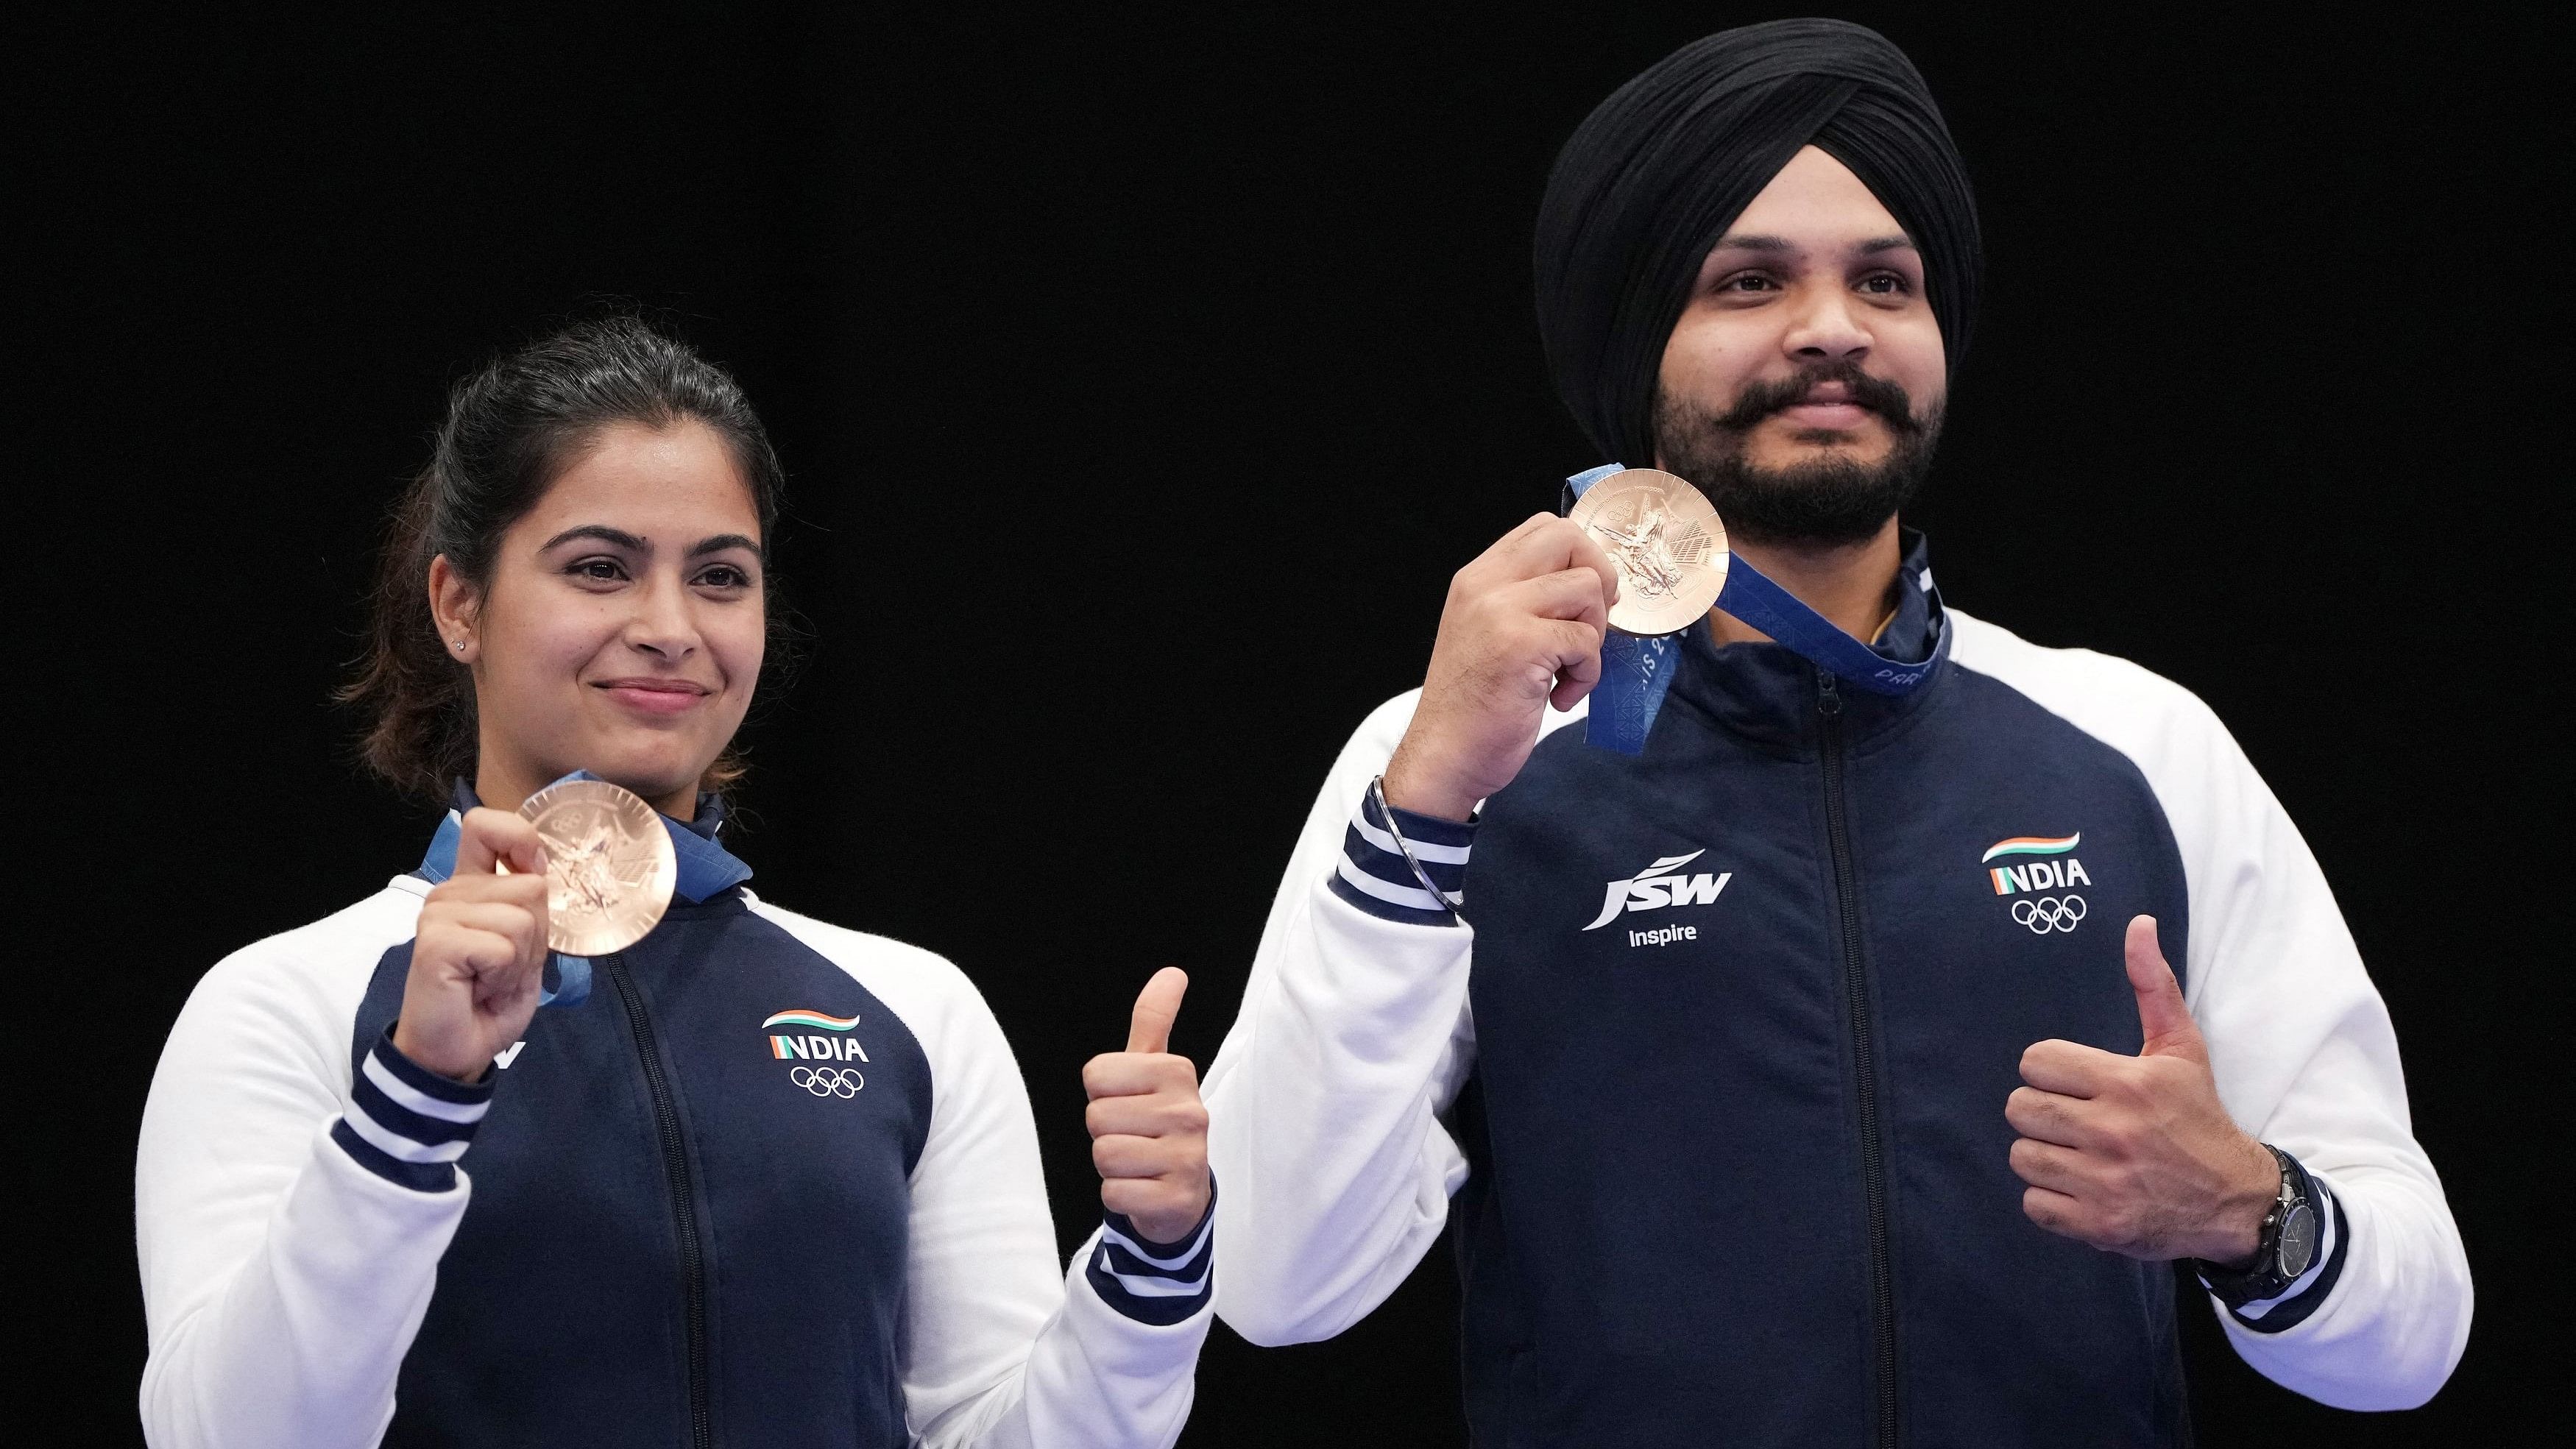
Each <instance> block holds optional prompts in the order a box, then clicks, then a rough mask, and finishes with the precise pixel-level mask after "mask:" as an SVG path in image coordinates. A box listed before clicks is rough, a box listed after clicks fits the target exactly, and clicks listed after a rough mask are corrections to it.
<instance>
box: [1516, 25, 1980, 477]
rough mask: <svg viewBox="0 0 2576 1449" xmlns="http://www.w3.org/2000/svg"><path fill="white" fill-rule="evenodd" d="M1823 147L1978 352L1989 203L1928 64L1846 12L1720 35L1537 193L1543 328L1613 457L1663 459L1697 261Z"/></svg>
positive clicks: (1637, 86)
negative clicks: (1939, 102) (1802, 159)
mask: <svg viewBox="0 0 2576 1449" xmlns="http://www.w3.org/2000/svg"><path fill="white" fill-rule="evenodd" d="M1809 145H1813V146H1815V147H1817V148H1818V149H1819V150H1822V151H1824V152H1825V153H1826V154H1827V155H1829V156H1832V157H1833V158H1834V159H1835V160H1837V161H1840V162H1842V163H1843V164H1844V165H1845V166H1848V167H1850V168H1851V170H1852V174H1853V175H1855V176H1858V177H1859V178H1860V179H1861V183H1862V184H1863V185H1865V186H1867V187H1868V188H1869V189H1870V190H1871V191H1872V192H1873V193H1875V194H1876V195H1877V197H1878V199H1879V202H1880V204H1881V205H1884V206H1885V207H1886V208H1887V209H1888V211H1889V213H1890V214H1892V215H1894V216H1895V218H1896V221H1897V224H1898V225H1900V226H1902V227H1904V228H1905V232H1906V235H1907V236H1909V237H1911V238H1913V240H1914V244H1915V246H1916V247H1917V248H1919V249H1920V250H1921V251H1922V253H1923V266H1924V290H1925V293H1926V295H1927V299H1928V300H1929V302H1930V303H1931V306H1932V316H1933V318H1934V320H1935V321H1937V322H1938V323H1939V324H1940V327H1941V341H1942V346H1943V349H1944V351H1945V352H1946V354H1947V355H1948V357H1949V361H1950V365H1951V366H1952V367H1953V368H1955V367H1957V365H1958V361H1959V359H1960V357H1962V356H1963V355H1965V354H1966V352H1967V350H1968V328H1969V323H1970V322H1971V321H1972V320H1973V319H1974V317H1975V316H1976V307H1977V277H1978V272H1979V270H1980V262H1981V259H1982V254H1983V253H1982V248H1981V246H1980V244H1979V242H1978V238H1977V209H1976V202H1975V200H1974V198H1972V197H1971V196H1970V195H1969V192H1968V177H1967V173H1966V171H1965V170H1964V169H1963V168H1962V167H1961V166H1960V164H1959V153H1958V151H1957V149H1956V148H1955V147H1953V146H1952V145H1951V143H1950V131H1949V128H1948V127H1947V126H1945V125H1943V124H1942V121H1941V111H1940V108H1939V107H1938V106H1936V105H1934V104H1933V102H1932V93H1931V91H1930V90H1929V89H1928V88H1926V87H1925V85H1924V84H1923V77H1922V75H1921V74H1919V73H1918V72H1916V70H1915V69H1914V63H1913V62H1912V61H1909V60H1907V59H1906V58H1905V53H1904V52H1903V51H1900V50H1898V49H1897V48H1896V47H1895V46H1894V45H1893V44H1891V43H1889V41H1888V40H1887V38H1886V37H1885V36H1882V35H1880V34H1879V33H1878V32H1877V31H1874V30H1869V29H1865V28H1863V27H1861V26H1858V25H1852V24H1847V23H1845V22H1843V21H1840V20H1774V21H1769V22H1766V23H1764V24H1761V25H1747V26H1744V27H1742V28H1740V29H1736V30H1727V31H1721V32H1719V33H1718V34H1716V35H1712V36H1709V37H1707V38H1706V39H1704V40H1695V41H1693V42H1691V43H1690V44H1688V45H1685V46H1683V47H1682V48H1681V49H1679V50H1677V51H1674V52H1673V53H1672V54H1671V55H1668V56H1666V57H1664V58H1663V59H1662V60H1660V61H1658V62H1656V63H1655V64H1654V66H1653V67H1652V68H1650V69H1648V70H1647V71H1646V72H1645V73H1644V74H1642V75H1640V76H1638V77H1637V78H1636V79H1634V80H1632V81H1630V82H1628V83H1627V84H1626V85H1624V86H1621V87H1620V88H1619V89H1618V90H1617V91H1615V92H1613V93H1612V94H1611V96H1610V98H1609V99H1608V100H1606V101H1603V102H1602V103H1601V104H1600V105H1599V106H1598V107H1596V108H1595V109H1594V110H1593V112H1592V114H1591V115H1589V116H1587V117H1585V118H1584V121H1583V124H1582V125H1581V126H1578V127H1576V128H1575V132H1574V135H1573V137H1572V138H1571V139H1569V140H1568V141H1567V142H1566V143H1565V149H1564V150H1563V151H1561V152H1559V153H1557V158H1556V169H1555V170H1554V171H1553V172H1551V173H1550V174H1549V176H1548V180H1547V195H1546V198H1545V199H1544V200H1543V201H1541V202H1540V204H1539V215H1538V245H1537V262H1538V268H1537V270H1538V325H1539V337H1540V340H1541V342H1542V343H1543V344H1544V345H1545V346H1546V348H1547V360H1548V366H1549V368H1550V369H1551V370H1552V371H1553V372H1554V373H1555V376H1556V388H1557V392H1558V394H1559V395H1560V396H1562V397H1563V398H1564V399H1565V405H1566V406H1567V407H1568V408H1570V409H1572V410H1573V413H1574V417H1575V421H1577V422H1579V423H1581V424H1582V425H1583V431H1584V433H1585V434H1586V435H1587V436H1589V437H1590V438H1591V439H1592V442H1593V445H1594V446H1596V447H1598V448H1600V449H1601V451H1602V455H1603V456H1604V457H1605V458H1611V459H1617V460H1620V461H1623V462H1626V463H1628V464H1630V465H1632V466H1638V467H1642V466H1645V465H1647V464H1649V463H1651V462H1652V461H1653V459H1654V405H1655V378H1656V374H1657V372H1658V370H1659V369H1660V368H1661V366H1662V363H1663V357H1664V343H1665V341H1666V340H1667V339H1669V338H1670V337H1671V336H1672V331H1673V324H1674V322H1676V321H1678V320H1679V319H1680V317H1681V314H1682V308H1683V306H1684V305H1685V304H1686V303H1687V302H1688V301H1689V300H1690V289H1691V284H1692V283H1693V282H1694V281H1695V280H1696V279H1697V278H1698V276H1699V267H1700V263H1701V262H1702V261H1703V260H1705V259H1706V258H1707V256H1708V252H1709V248H1711V247H1712V246H1714V245H1716V243H1717V239H1718V238H1719V237H1721V236H1723V235H1725V233H1726V229H1727V227H1728V226H1730V225H1732V224H1733V223H1734V221H1735V218H1736V217H1737V216H1739V215H1741V214H1742V213H1743V211H1744V208H1745V207H1746V206H1747V205H1749V204H1751V202H1752V200H1753V198H1754V197H1755V196H1756V195H1759V194H1760V193H1761V190H1762V188H1763V187H1765V186H1768V185H1769V184H1770V183H1771V178H1772V177H1774V176H1777V175H1778V174H1779V173H1780V168H1781V167H1783V166H1786V165H1788V164H1789V159H1790V158H1791V157H1793V156H1795V155H1797V154H1798V151H1799V149H1800V148H1801V147H1804V146H1809Z"/></svg>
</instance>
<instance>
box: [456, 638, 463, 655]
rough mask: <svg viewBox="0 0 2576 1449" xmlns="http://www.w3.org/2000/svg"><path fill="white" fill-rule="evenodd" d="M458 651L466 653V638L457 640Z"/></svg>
mask: <svg viewBox="0 0 2576 1449" xmlns="http://www.w3.org/2000/svg"><path fill="white" fill-rule="evenodd" d="M456 652H457V653H459V654H462V653H464V652H465V641H464V640H462V639H459V640H457V641H456Z"/></svg>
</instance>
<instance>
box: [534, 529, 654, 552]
mask: <svg viewBox="0 0 2576 1449" xmlns="http://www.w3.org/2000/svg"><path fill="white" fill-rule="evenodd" d="M576 538H595V539H598V540H599V541H600V542H602V543H611V544H615V545H616V546H618V547H619V548H622V549H626V550H629V551H630V552H634V553H651V552H652V551H653V545H651V544H650V543H647V542H645V541H644V540H643V539H640V538H637V537H636V536H635V535H633V534H631V533H628V532H627V531H626V530H625V529H622V528H611V527H609V526H608V525H607V524H604V523H584V524H581V525H579V526H577V527H573V528H567V529H565V530H564V531H563V532H561V533H558V534H556V535H555V536H554V537H552V538H550V539H547V540H546V541H545V543H544V544H543V545H541V546H540V547H539V548H538V549H537V552H539V553H544V552H546V551H548V550H549V549H552V548H553V547H554V546H555V545H557V544H561V543H570V542H572V541H573V540H574V539H576Z"/></svg>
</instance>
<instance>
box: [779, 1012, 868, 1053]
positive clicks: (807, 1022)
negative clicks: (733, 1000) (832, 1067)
mask: <svg viewBox="0 0 2576 1449" xmlns="http://www.w3.org/2000/svg"><path fill="white" fill-rule="evenodd" d="M858 1024H859V1019H858V1018H857V1017H855V1016H825V1015H824V1014H823V1013H821V1012H819V1011H801V1010H800V1011H782V1012H780V1013H778V1014H777V1015H775V1016H773V1017H771V1018H769V1020H767V1021H764V1022H762V1023H761V1024H760V1029H761V1030H762V1031H768V1030H769V1029H770V1028H771V1027H776V1026H816V1027H821V1028H822V1029H823V1030H825V1031H832V1032H841V1031H848V1030H849V1029H850V1028H851V1027H854V1026H857V1025H858ZM769 1054H770V1055H771V1056H773V1057H776V1058H778V1059H779V1060H780V1061H782V1062H786V1061H813V1062H864V1061H866V1060H867V1059H868V1054H867V1051H866V1050H865V1049H864V1048H862V1047H861V1046H860V1045H859V1043H858V1041H857V1039H855V1038H852V1037H831V1036H810V1035H809V1036H780V1035H776V1034H772V1035H771V1036H770V1038H769Z"/></svg>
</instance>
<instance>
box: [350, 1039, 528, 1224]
mask: <svg viewBox="0 0 2576 1449" xmlns="http://www.w3.org/2000/svg"><path fill="white" fill-rule="evenodd" d="M493 1076H494V1074H492V1073H488V1072H487V1073H486V1074H485V1075H484V1080H482V1081H480V1082H474V1083H466V1082H457V1081H451V1080H449V1079H448V1078H446V1077H442V1076H440V1075H439V1074H438V1073H436V1072H433V1071H431V1070H430V1069H429V1068H427V1067H424V1066H422V1065H420V1064H419V1063H418V1062H415V1061H413V1060H412V1059H411V1058H409V1057H407V1056H404V1055H403V1054H402V1053H401V1052H399V1051H396V1050H394V1031H393V1028H392V1027H391V1026H388V1027H386V1028H385V1034H384V1035H383V1036H380V1037H378V1038H376V1044H375V1045H374V1046H373V1047H370V1048H369V1049H368V1051H367V1055H366V1056H365V1057H364V1058H363V1059H361V1060H360V1061H359V1063H358V1070H357V1072H356V1073H355V1074H354V1075H353V1076H352V1078H351V1080H350V1082H349V1101H348V1104H347V1109H346V1110H345V1111H343V1112H342V1113H341V1114H340V1120H339V1121H337V1122H334V1123H332V1124H331V1140H332V1141H334V1142H337V1143H339V1144H340V1147H341V1150H343V1151H345V1152H347V1153H348V1154H349V1155H350V1156H351V1157H353V1158H356V1159H357V1161H358V1165H359V1166H361V1167H364V1168H365V1169H367V1170H368V1171H369V1172H372V1173H374V1174H375V1175H376V1176H378V1177H381V1178H383V1179H385V1180H386V1181H387V1182H394V1183H399V1184H401V1185H402V1186H404V1187H408V1188H411V1189H413V1190H414V1191H418V1192H447V1191H449V1190H451V1189H453V1188H454V1187H455V1186H456V1159H458V1158H460V1157H463V1156H464V1155H465V1147H466V1144H467V1143H469V1142H472V1141H473V1140H474V1129H475V1128H477V1127H479V1126H481V1125H482V1124H483V1114H484V1113H486V1112H488V1111H490V1110H491V1109H492V1087H493Z"/></svg>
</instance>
